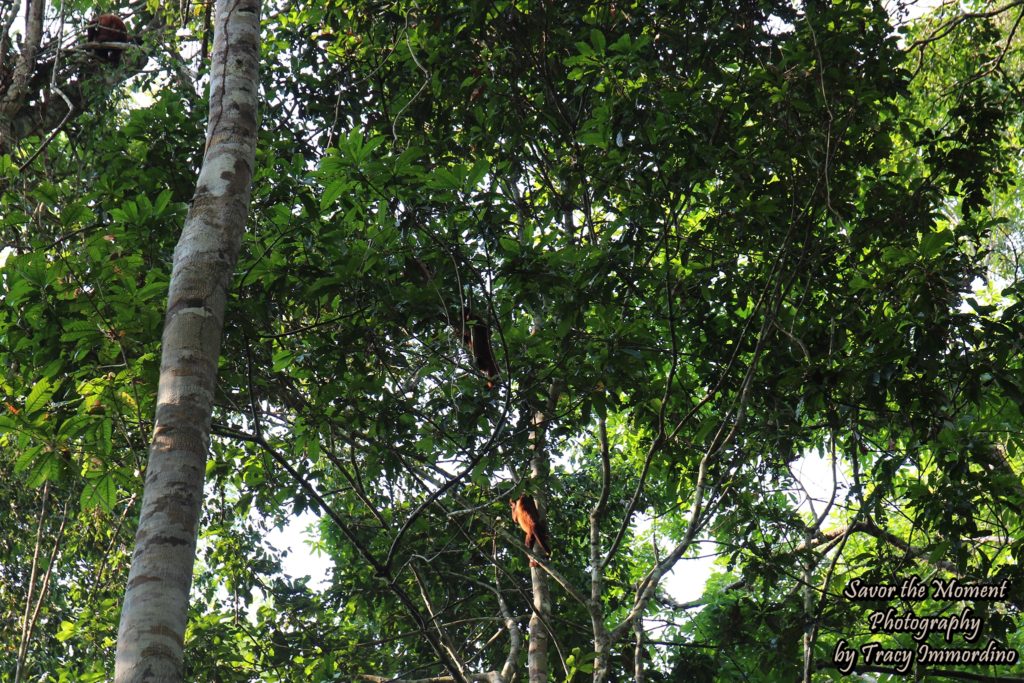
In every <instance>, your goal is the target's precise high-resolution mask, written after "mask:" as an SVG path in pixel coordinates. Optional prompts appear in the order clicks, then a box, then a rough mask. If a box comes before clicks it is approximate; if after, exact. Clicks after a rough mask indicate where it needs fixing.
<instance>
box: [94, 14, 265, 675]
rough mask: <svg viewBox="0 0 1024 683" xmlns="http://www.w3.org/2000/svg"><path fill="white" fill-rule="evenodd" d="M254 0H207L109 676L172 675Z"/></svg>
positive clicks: (230, 243) (248, 113)
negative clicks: (202, 82) (201, 107)
mask: <svg viewBox="0 0 1024 683" xmlns="http://www.w3.org/2000/svg"><path fill="white" fill-rule="evenodd" d="M259 14H260V3H259V0H218V1H217V19H216V28H215V36H214V51H213V61H212V65H211V78H210V118H209V121H210V123H209V127H208V130H207V137H206V154H205V157H204V159H203V165H202V169H201V170H200V172H199V179H198V181H197V183H196V192H195V196H194V197H193V201H192V208H191V209H190V210H189V213H188V216H187V218H186V219H185V226H184V229H183V231H182V234H181V238H180V240H179V241H178V246H177V248H176V249H175V252H174V266H173V270H172V273H171V284H170V292H169V294H168V301H167V316H166V319H165V321H164V332H163V351H162V358H161V364H160V382H159V388H158V392H157V407H156V419H155V424H154V429H153V438H152V442H151V444H150V450H149V464H148V466H147V469H146V484H145V490H144V493H143V497H142V512H141V516H140V518H139V528H138V532H137V534H136V537H135V553H134V556H133V557H132V567H131V571H130V573H129V575H128V586H127V588H126V590H125V598H124V605H123V608H122V612H121V624H120V628H119V630H118V642H117V656H116V672H115V678H114V680H115V681H116V683H128V682H135V681H147V682H149V683H153V682H164V681H167V682H174V681H181V680H182V677H183V641H184V633H185V622H186V618H187V614H188V597H189V588H190V586H191V583H192V566H193V563H194V560H195V548H196V536H197V532H198V527H199V519H200V512H201V504H202V498H203V477H204V473H205V465H206V452H207V449H208V447H209V443H210V421H211V413H212V410H213V398H214V387H215V384H216V376H217V359H218V357H219V354H220V340H221V332H222V330H223V327H224V308H225V304H226V301H227V294H228V287H229V285H230V282H231V277H232V272H233V270H234V267H235V263H236V261H237V259H238V252H239V249H240V247H241V241H242V232H243V229H244V227H245V220H246V213H247V211H248V207H249V195H250V189H251V183H252V173H253V166H254V163H255V152H256V132H257V118H256V102H257V97H258V92H259V87H258V86H259V83H258V80H257V76H258V73H257V69H258V63H259V48H260V39H259Z"/></svg>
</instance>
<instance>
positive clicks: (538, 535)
mask: <svg viewBox="0 0 1024 683" xmlns="http://www.w3.org/2000/svg"><path fill="white" fill-rule="evenodd" d="M508 503H509V505H510V506H511V507H512V521H513V522H515V523H516V524H518V525H519V526H520V527H521V528H522V530H523V531H525V532H526V547H527V548H530V549H533V546H534V543H536V544H537V546H538V547H539V548H540V550H539V552H542V553H543V554H544V555H551V539H550V537H549V535H548V525H547V522H545V521H544V520H543V519H541V517H540V511H539V510H537V504H536V503H534V502H533V498H531V497H530V496H528V495H526V494H525V493H524V494H523V495H521V496H519V500H510V501H509V502H508ZM530 565H531V566H536V563H535V562H530Z"/></svg>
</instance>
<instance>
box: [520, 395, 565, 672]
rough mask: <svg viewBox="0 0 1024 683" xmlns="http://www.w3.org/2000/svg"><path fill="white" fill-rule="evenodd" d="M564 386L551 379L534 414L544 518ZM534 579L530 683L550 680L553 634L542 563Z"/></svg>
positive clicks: (536, 475)
mask: <svg viewBox="0 0 1024 683" xmlns="http://www.w3.org/2000/svg"><path fill="white" fill-rule="evenodd" d="M560 393H561V387H560V386H559V385H558V383H557V382H552V384H551V387H550V388H549V389H548V402H547V407H546V408H545V409H543V410H538V411H536V412H535V413H534V416H533V433H532V434H531V438H530V441H531V444H532V446H533V456H532V457H531V458H530V476H531V478H532V479H533V482H534V487H533V498H534V501H535V502H536V503H537V509H538V510H539V511H540V515H541V518H542V519H546V518H547V508H548V506H547V503H548V495H547V490H548V476H549V474H550V472H551V461H550V458H549V457H548V452H547V448H546V445H547V439H546V436H547V427H548V424H547V423H548V420H550V419H551V416H552V415H554V414H555V407H556V406H557V404H558V396H559V394H560ZM530 577H531V579H532V583H533V615H532V616H531V617H530V647H529V650H528V655H527V662H528V664H529V671H530V683H547V680H548V643H549V640H550V636H551V634H549V633H548V627H549V625H550V624H551V594H550V592H549V591H548V577H547V574H545V573H544V570H543V569H542V568H541V567H533V568H532V570H531V571H530Z"/></svg>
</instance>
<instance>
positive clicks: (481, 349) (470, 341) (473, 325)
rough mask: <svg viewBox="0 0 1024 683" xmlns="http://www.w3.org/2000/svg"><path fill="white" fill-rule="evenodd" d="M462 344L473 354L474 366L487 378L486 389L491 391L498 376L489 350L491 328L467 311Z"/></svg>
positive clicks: (495, 364) (463, 323) (464, 317)
mask: <svg viewBox="0 0 1024 683" xmlns="http://www.w3.org/2000/svg"><path fill="white" fill-rule="evenodd" d="M462 343H464V344H465V345H466V348H468V349H469V351H470V353H472V354H473V360H474V361H476V366H477V367H478V368H479V369H480V371H481V372H482V373H484V375H486V376H487V388H488V389H493V388H494V378H495V377H497V376H498V364H497V362H495V360H494V351H493V350H491V328H490V327H488V326H487V323H486V322H484V321H483V320H481V319H480V318H478V317H476V316H475V315H473V314H472V313H470V312H468V311H467V312H466V313H465V314H464V315H463V322H462Z"/></svg>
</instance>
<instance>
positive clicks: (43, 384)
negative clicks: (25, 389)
mask: <svg viewBox="0 0 1024 683" xmlns="http://www.w3.org/2000/svg"><path fill="white" fill-rule="evenodd" d="M59 387H60V382H51V381H50V380H49V379H47V378H46V377H43V378H42V379H40V380H39V381H38V382H36V383H35V386H33V387H32V391H30V392H29V394H28V398H26V399H25V413H26V415H31V414H32V413H35V412H36V411H39V410H42V409H43V408H45V407H46V404H47V403H49V402H50V399H51V398H52V397H53V394H54V392H55V391H57V389H58V388H59Z"/></svg>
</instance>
